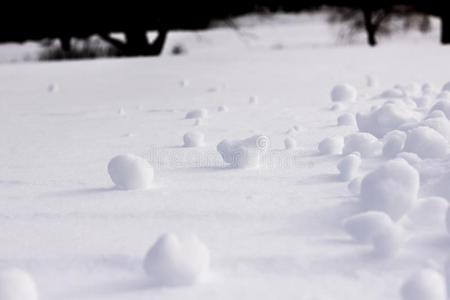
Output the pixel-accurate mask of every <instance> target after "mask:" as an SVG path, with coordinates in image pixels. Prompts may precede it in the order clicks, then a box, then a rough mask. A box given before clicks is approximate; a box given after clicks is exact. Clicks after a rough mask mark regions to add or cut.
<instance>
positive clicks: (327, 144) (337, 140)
mask: <svg viewBox="0 0 450 300" xmlns="http://www.w3.org/2000/svg"><path fill="white" fill-rule="evenodd" d="M343 147H344V139H343V138H342V137H340V136H336V137H330V138H325V139H323V140H322V141H321V142H320V143H319V146H318V149H319V152H320V154H323V155H328V154H341V153H342V148H343Z"/></svg>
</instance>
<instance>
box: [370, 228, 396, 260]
mask: <svg viewBox="0 0 450 300" xmlns="http://www.w3.org/2000/svg"><path fill="white" fill-rule="evenodd" d="M402 244H403V235H402V231H401V230H400V229H399V228H397V227H396V226H390V227H388V228H387V229H386V230H383V231H380V232H378V233H377V234H375V235H374V237H373V239H372V246H373V252H374V254H375V255H376V256H378V257H382V258H391V257H394V256H396V255H397V254H398V253H399V252H400V248H401V245H402Z"/></svg>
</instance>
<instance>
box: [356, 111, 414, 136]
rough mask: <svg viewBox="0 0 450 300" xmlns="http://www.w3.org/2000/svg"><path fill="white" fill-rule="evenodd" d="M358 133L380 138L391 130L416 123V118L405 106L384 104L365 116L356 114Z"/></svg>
mask: <svg viewBox="0 0 450 300" xmlns="http://www.w3.org/2000/svg"><path fill="white" fill-rule="evenodd" d="M356 122H357V124H358V128H359V131H361V132H368V133H371V134H373V135H374V136H376V137H378V138H382V137H383V136H384V135H385V134H386V133H388V132H389V131H391V130H394V129H398V128H399V127H400V126H401V125H403V124H404V123H409V122H417V116H416V114H415V113H413V112H411V110H409V109H408V108H407V107H406V106H404V105H398V104H394V103H386V104H384V105H383V106H381V107H380V108H378V109H375V110H373V111H371V112H369V113H367V114H361V113H357V114H356Z"/></svg>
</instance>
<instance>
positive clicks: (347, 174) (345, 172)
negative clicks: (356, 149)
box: [337, 153, 361, 181]
mask: <svg viewBox="0 0 450 300" xmlns="http://www.w3.org/2000/svg"><path fill="white" fill-rule="evenodd" d="M360 166H361V157H360V155H359V154H354V153H352V154H349V155H347V156H346V157H344V158H343V159H342V160H341V161H339V163H338V164H337V169H338V170H339V173H340V174H339V178H340V179H341V180H343V181H347V180H350V179H353V177H355V176H356V175H357V173H358V170H359V167H360Z"/></svg>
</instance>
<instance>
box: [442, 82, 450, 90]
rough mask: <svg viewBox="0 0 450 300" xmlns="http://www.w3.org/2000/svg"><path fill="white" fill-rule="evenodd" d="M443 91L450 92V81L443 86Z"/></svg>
mask: <svg viewBox="0 0 450 300" xmlns="http://www.w3.org/2000/svg"><path fill="white" fill-rule="evenodd" d="M442 91H443V92H450V81H449V82H447V83H446V84H444V86H443V87H442Z"/></svg>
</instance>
